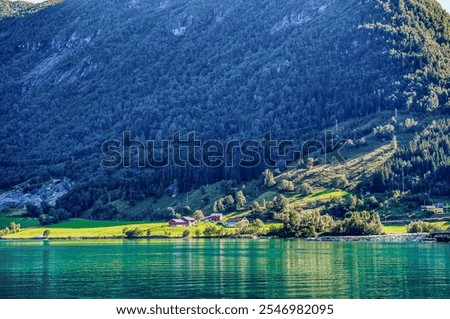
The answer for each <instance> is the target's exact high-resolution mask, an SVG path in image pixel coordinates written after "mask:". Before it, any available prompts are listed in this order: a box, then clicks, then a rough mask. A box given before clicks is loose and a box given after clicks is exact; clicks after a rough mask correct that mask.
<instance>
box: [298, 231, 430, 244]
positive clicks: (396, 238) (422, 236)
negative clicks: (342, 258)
mask: <svg viewBox="0 0 450 319" xmlns="http://www.w3.org/2000/svg"><path fill="white" fill-rule="evenodd" d="M427 239H429V234H428V233H419V234H398V235H372V236H324V237H317V238H308V239H307V240H308V241H366V242H420V241H424V240H425V241H426V240H427Z"/></svg>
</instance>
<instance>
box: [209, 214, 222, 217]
mask: <svg viewBox="0 0 450 319" xmlns="http://www.w3.org/2000/svg"><path fill="white" fill-rule="evenodd" d="M213 216H217V217H222V216H223V214H219V213H216V214H211V215H209V216H208V217H213Z"/></svg>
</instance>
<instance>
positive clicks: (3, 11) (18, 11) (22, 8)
mask: <svg viewBox="0 0 450 319" xmlns="http://www.w3.org/2000/svg"><path fill="white" fill-rule="evenodd" d="M61 1H63V0H47V1H45V2H41V3H31V2H27V1H9V0H1V1H0V19H2V18H9V17H21V16H24V15H27V14H32V13H35V12H37V11H39V10H42V9H44V8H46V7H48V6H52V5H55V4H58V3H60V2H61Z"/></svg>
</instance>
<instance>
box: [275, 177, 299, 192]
mask: <svg viewBox="0 0 450 319" xmlns="http://www.w3.org/2000/svg"><path fill="white" fill-rule="evenodd" d="M278 189H279V190H280V191H283V192H292V191H294V189H295V186H294V183H293V182H291V181H288V180H286V179H283V180H282V181H281V184H280V185H279V186H278Z"/></svg>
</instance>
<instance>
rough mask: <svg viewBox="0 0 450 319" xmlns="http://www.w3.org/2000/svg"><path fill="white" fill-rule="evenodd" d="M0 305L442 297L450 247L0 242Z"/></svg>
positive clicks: (449, 277) (448, 286)
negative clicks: (1, 301) (10, 301)
mask: <svg viewBox="0 0 450 319" xmlns="http://www.w3.org/2000/svg"><path fill="white" fill-rule="evenodd" d="M0 298H450V244H438V243H350V242H337V243H334V242H333V243H327V242H306V241H300V240H192V241H183V240H138V241H122V240H108V241H0Z"/></svg>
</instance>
